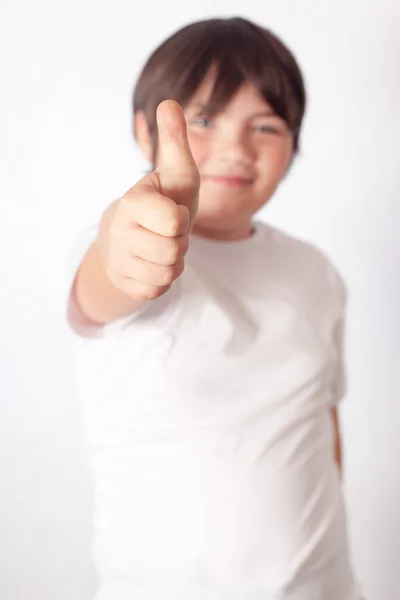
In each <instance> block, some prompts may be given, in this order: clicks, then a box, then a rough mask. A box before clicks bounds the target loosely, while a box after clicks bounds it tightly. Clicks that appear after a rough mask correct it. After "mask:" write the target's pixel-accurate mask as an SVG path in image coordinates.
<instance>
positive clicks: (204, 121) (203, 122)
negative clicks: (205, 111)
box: [192, 117, 211, 127]
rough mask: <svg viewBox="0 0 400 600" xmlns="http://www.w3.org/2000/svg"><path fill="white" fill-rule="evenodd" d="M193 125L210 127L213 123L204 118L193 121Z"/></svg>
mask: <svg viewBox="0 0 400 600" xmlns="http://www.w3.org/2000/svg"><path fill="white" fill-rule="evenodd" d="M192 123H193V124H194V125H196V126H197V127H210V126H211V121H210V120H209V119H205V118H204V117H196V118H195V119H193V120H192Z"/></svg>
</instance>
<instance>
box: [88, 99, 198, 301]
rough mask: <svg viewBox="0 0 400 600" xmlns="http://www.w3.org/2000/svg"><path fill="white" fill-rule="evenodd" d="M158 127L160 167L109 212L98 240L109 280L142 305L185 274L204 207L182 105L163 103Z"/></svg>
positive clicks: (146, 176) (101, 227)
mask: <svg viewBox="0 0 400 600" xmlns="http://www.w3.org/2000/svg"><path fill="white" fill-rule="evenodd" d="M157 125H158V132H159V138H158V139H159V146H158V164H157V168H156V169H155V170H154V171H153V172H151V173H148V174H147V175H145V176H144V177H143V178H142V179H141V180H140V181H138V183H136V185H134V186H133V187H132V188H131V189H130V190H128V191H127V192H126V193H125V194H124V196H123V197H122V198H120V199H119V200H118V201H117V202H116V203H115V204H114V205H113V206H112V207H111V209H110V210H109V211H107V212H106V213H105V215H104V218H103V220H102V223H101V226H100V231H99V236H98V240H97V244H98V247H99V250H100V254H101V257H102V259H103V262H104V264H105V266H106V272H107V276H108V278H109V279H110V281H111V282H112V283H113V284H114V285H115V286H116V287H117V288H119V289H120V290H122V291H123V292H125V293H127V294H128V295H129V296H131V297H132V298H134V299H137V300H150V299H154V298H157V297H159V296H161V295H162V294H164V293H165V292H166V291H167V290H168V289H169V288H170V286H171V284H172V283H173V282H174V281H175V280H176V279H177V278H178V277H179V276H180V275H181V274H182V272H183V270H184V256H185V254H186V252H187V250H188V247H189V234H190V231H191V228H192V225H193V222H194V219H195V217H196V213H197V207H198V196H199V187H200V175H199V172H198V169H197V167H196V164H195V161H194V159H193V156H192V153H191V150H190V147H189V141H188V137H187V128H186V121H185V117H184V114H183V112H182V109H181V108H180V106H179V105H178V104H177V103H176V102H174V101H173V100H166V101H164V102H162V103H161V104H160V105H159V106H158V109H157Z"/></svg>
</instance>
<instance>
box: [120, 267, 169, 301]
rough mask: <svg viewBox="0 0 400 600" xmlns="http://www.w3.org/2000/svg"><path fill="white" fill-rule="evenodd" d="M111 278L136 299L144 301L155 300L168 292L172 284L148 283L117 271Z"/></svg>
mask: <svg viewBox="0 0 400 600" xmlns="http://www.w3.org/2000/svg"><path fill="white" fill-rule="evenodd" d="M110 279H111V281H112V282H113V283H114V285H116V286H117V287H118V288H119V289H121V290H123V291H124V292H125V293H126V294H128V295H129V296H131V297H132V298H135V300H142V301H145V300H154V299H155V298H158V297H159V296H162V295H163V294H165V292H167V291H168V290H169V288H170V287H171V286H170V285H167V286H161V287H160V286H154V285H146V284H144V283H140V281H135V279H131V278H129V277H122V276H120V275H117V274H116V273H113V274H112V277H110Z"/></svg>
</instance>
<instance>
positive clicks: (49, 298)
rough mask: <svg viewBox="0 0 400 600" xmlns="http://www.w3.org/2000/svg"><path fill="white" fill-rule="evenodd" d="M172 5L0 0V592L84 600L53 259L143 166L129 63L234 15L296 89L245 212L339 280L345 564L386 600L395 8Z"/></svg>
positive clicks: (84, 552) (397, 593) (87, 589)
mask: <svg viewBox="0 0 400 600" xmlns="http://www.w3.org/2000/svg"><path fill="white" fill-rule="evenodd" d="M190 4H191V3H189V2H187V5H185V4H183V3H182V2H181V1H180V0H169V1H168V2H161V0H160V1H159V2H155V1H153V2H148V3H147V2H137V1H136V0H130V1H128V0H124V1H122V0H114V1H113V2H108V3H107V2H106V1H105V0H102V1H99V0H97V1H95V0H69V2H64V3H62V2H51V1H50V0H48V1H45V0H37V1H36V2H30V1H29V0H21V1H20V2H12V3H11V2H10V1H8V0H1V9H0V10H1V12H0V45H1V47H0V54H1V71H0V89H1V93H0V169H1V175H0V256H1V259H0V286H1V287H0V399H1V412H0V444H1V452H0V486H1V489H0V597H1V598H2V600H71V598H73V599H74V600H89V598H90V595H91V592H92V590H93V587H94V585H95V576H94V573H93V571H92V567H91V562H90V546H89V542H90V534H91V526H90V516H91V487H90V479H89V474H88V469H87V466H86V462H85V453H84V446H83V443H82V441H81V427H80V415H79V406H78V402H77V399H76V396H75V394H74V387H73V382H72V376H71V363H70V354H71V348H72V346H73V342H72V339H71V337H70V336H69V333H68V330H67V327H66V323H65V317H64V313H65V300H66V281H65V270H66V264H67V259H68V256H69V253H70V251H71V248H72V246H73V244H74V242H75V239H76V238H77V237H78V236H79V235H80V233H81V232H82V231H83V230H85V228H86V227H87V226H90V225H91V224H92V223H94V222H95V221H96V220H97V218H98V217H99V215H100V213H101V211H102V210H103V208H104V207H105V206H106V205H107V204H108V203H109V202H111V201H112V200H114V199H115V198H117V197H118V196H120V195H121V194H122V193H123V192H124V191H126V190H127V189H128V188H129V187H131V186H132V185H133V184H134V183H135V181H136V180H137V179H138V177H139V176H140V175H141V172H142V169H143V168H144V164H143V162H142V160H141V159H140V157H139V155H138V152H137V150H136V149H135V146H134V143H133V140H132V135H131V124H132V122H131V106H130V97H131V93H132V90H133V85H134V81H135V78H136V76H137V74H138V71H139V69H140V67H141V66H142V63H143V61H144V60H145V58H146V57H147V55H148V53H149V52H150V51H152V50H153V48H154V47H155V45H156V44H158V43H159V42H160V41H161V40H162V39H163V38H165V37H166V36H167V35H169V34H170V33H172V32H173V31H174V30H175V29H176V28H178V27H180V26H181V25H184V24H186V23H187V22H189V21H193V20H196V19H199V18H204V17H210V16H218V15H225V16H236V15H240V16H246V17H249V18H251V19H254V20H257V21H259V22H260V23H261V24H262V25H264V26H267V27H270V28H272V29H273V30H274V31H275V32H277V33H278V34H279V35H281V36H282V38H283V39H284V41H286V42H287V43H288V45H289V46H290V47H291V48H292V49H293V51H294V52H295V54H296V56H297V58H298V60H299V61H300V64H301V65H302V67H303V69H304V73H305V76H306V80H307V85H308V91H309V95H310V103H309V110H308V113H307V118H306V121H305V129H304V135H303V151H302V154H301V156H300V158H299V159H298V161H297V163H296V165H295V167H294V169H293V171H292V173H291V175H290V177H289V178H288V179H287V181H285V183H284V184H283V185H282V187H281V189H280V191H279V192H278V194H277V196H276V197H275V199H274V201H273V202H272V204H271V205H270V206H269V207H268V208H267V209H266V210H265V212H264V213H263V216H264V217H265V219H267V220H270V221H271V222H273V223H274V224H276V225H279V226H281V227H283V228H284V229H286V230H288V231H291V232H293V233H295V234H299V235H300V236H302V237H306V238H308V239H309V240H311V241H313V242H315V243H316V244H317V245H319V246H320V247H321V248H322V249H323V250H324V251H325V252H327V253H328V254H329V255H330V256H331V257H332V258H333V260H334V261H335V263H336V264H337V266H338V267H339V269H340V270H341V272H342V274H343V276H344V277H345V279H346V281H347V284H348V287H349V293H350V305H349V315H348V338H347V341H348V344H347V355H348V371H349V386H350V387H349V390H350V391H349V395H348V397H347V399H346V401H345V404H344V405H343V411H342V417H343V430H344V437H345V463H346V473H345V494H346V498H347V504H348V510H349V522H350V531H351V542H352V547H353V555H354V561H355V564H356V566H357V569H358V573H359V576H360V578H361V580H362V581H363V583H364V585H365V590H366V594H367V597H368V600H398V598H400V468H399V456H400V435H399V426H400V406H399V404H400V377H399V373H400V353H399V341H398V340H399V334H400V317H399V309H400V285H399V281H398V280H399V278H400V269H399V267H400V241H399V230H400V175H399V156H400V144H399V140H400V118H399V117H400V109H399V107H400V3H399V2H398V0H369V2H365V1H364V0H335V1H333V0H331V1H329V0H302V1H296V0H246V1H244V0H241V2H238V1H236V0H231V1H228V0H218V1H216V0H203V1H202V2H201V3H196V4H194V5H193V6H192V7H190ZM135 6H137V7H138V8H137V9H135ZM321 600H323V599H321ZM338 600H340V599H338Z"/></svg>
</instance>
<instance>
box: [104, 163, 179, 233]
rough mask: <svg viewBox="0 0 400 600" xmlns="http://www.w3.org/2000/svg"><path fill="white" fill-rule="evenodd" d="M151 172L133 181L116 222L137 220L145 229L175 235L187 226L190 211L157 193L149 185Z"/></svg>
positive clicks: (120, 207) (133, 221)
mask: <svg viewBox="0 0 400 600" xmlns="http://www.w3.org/2000/svg"><path fill="white" fill-rule="evenodd" d="M152 177H153V173H150V174H149V176H146V178H145V179H143V180H142V181H140V182H139V183H137V184H136V186H135V187H134V188H132V190H130V191H129V192H128V193H127V194H126V195H125V196H124V198H123V199H122V202H121V203H120V206H119V214H118V215H117V218H116V228H118V227H119V223H137V224H138V225H141V226H142V227H143V228H144V229H147V230H149V231H153V232H154V233H157V234H158V235H162V236H165V237H176V236H179V235H182V234H184V233H185V232H186V231H188V229H189V224H190V213H189V211H188V209H187V208H186V207H185V206H182V205H179V206H178V205H177V204H175V202H174V201H173V200H171V199H170V198H167V197H166V196H163V195H162V194H160V193H159V192H158V191H157V190H156V189H154V186H153V185H152V181H151V179H152Z"/></svg>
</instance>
